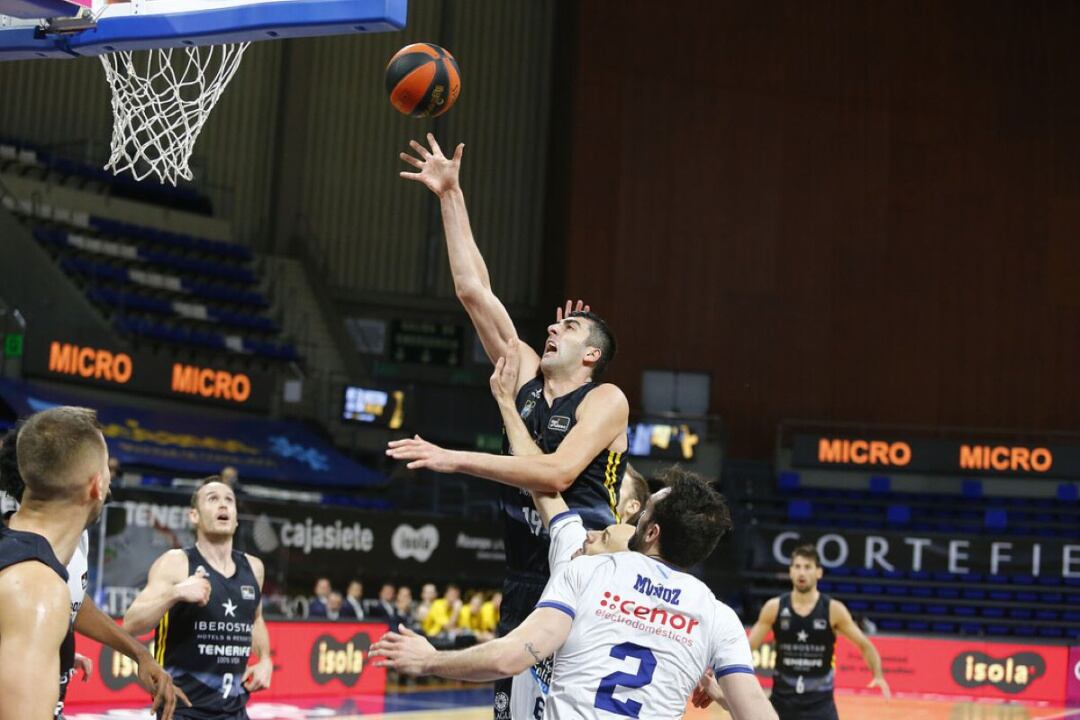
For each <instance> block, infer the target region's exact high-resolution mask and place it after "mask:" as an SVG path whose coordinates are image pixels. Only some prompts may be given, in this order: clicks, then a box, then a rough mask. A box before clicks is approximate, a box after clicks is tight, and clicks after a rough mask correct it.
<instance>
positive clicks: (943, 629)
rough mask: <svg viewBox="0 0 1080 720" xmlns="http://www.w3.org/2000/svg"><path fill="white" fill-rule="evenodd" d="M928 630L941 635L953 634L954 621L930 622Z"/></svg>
mask: <svg viewBox="0 0 1080 720" xmlns="http://www.w3.org/2000/svg"><path fill="white" fill-rule="evenodd" d="M930 630H932V631H933V632H936V633H941V634H943V635H953V634H954V633H956V623H951V622H936V623H931V625H930Z"/></svg>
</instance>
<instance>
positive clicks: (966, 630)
mask: <svg viewBox="0 0 1080 720" xmlns="http://www.w3.org/2000/svg"><path fill="white" fill-rule="evenodd" d="M960 633H961V634H962V635H982V625H980V624H979V623H960Z"/></svg>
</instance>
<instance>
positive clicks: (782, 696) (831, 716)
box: [769, 692, 840, 720]
mask: <svg viewBox="0 0 1080 720" xmlns="http://www.w3.org/2000/svg"><path fill="white" fill-rule="evenodd" d="M769 702H771V703H772V706H773V709H774V710H776V714H777V716H779V718H780V720H840V716H839V715H837V713H836V703H835V702H834V701H833V694H832V693H831V692H815V693H804V694H802V695H798V694H795V693H779V694H778V693H775V692H774V693H773V694H772V695H770V696H769Z"/></svg>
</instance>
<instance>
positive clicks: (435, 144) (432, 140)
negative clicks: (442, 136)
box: [427, 133, 442, 155]
mask: <svg viewBox="0 0 1080 720" xmlns="http://www.w3.org/2000/svg"><path fill="white" fill-rule="evenodd" d="M427 141H428V144H429V145H431V152H433V153H434V154H436V155H442V148H441V147H439V143H438V141H436V140H435V134H434V133H428V134H427Z"/></svg>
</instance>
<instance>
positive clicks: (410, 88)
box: [386, 43, 461, 118]
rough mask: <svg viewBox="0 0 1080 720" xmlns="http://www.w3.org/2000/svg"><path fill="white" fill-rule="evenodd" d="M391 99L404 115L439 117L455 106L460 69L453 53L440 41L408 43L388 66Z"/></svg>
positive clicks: (459, 89)
mask: <svg viewBox="0 0 1080 720" xmlns="http://www.w3.org/2000/svg"><path fill="white" fill-rule="evenodd" d="M386 91H387V92H388V93H390V103H391V104H392V105H393V106H394V108H396V109H397V111H398V112H399V113H402V114H403V115H411V116H412V117H414V118H424V117H437V116H439V115H442V114H443V113H444V112H446V111H447V110H449V109H450V108H451V107H453V106H454V102H455V101H456V100H457V99H458V94H459V93H461V73H460V72H459V71H458V66H457V61H455V60H454V56H453V55H451V54H450V53H448V52H446V50H444V49H443V48H441V47H439V46H438V45H432V44H431V43H414V44H412V45H406V46H405V47H403V48H401V49H400V50H398V51H397V53H395V54H394V57H392V58H390V63H389V64H388V65H387V66H386Z"/></svg>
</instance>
